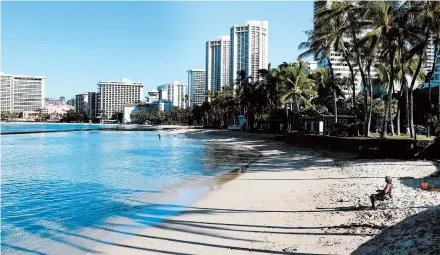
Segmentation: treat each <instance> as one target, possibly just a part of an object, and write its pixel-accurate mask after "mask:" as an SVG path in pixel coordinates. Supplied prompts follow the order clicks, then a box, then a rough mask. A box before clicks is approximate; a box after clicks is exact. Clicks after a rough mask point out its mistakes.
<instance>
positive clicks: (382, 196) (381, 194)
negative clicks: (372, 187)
mask: <svg viewBox="0 0 440 255" xmlns="http://www.w3.org/2000/svg"><path fill="white" fill-rule="evenodd" d="M385 182H386V183H387V185H386V186H385V188H384V189H383V190H377V193H376V194H371V196H370V200H371V205H372V207H373V209H376V206H375V205H374V203H375V202H376V201H384V200H388V199H390V198H392V197H393V195H392V194H391V190H392V189H393V184H392V180H391V177H389V176H387V177H385ZM387 196H388V197H387Z"/></svg>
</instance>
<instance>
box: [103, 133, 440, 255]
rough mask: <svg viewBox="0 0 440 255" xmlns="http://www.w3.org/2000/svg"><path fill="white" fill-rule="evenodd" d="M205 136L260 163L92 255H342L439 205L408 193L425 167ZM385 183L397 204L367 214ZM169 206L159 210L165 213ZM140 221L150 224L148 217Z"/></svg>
mask: <svg viewBox="0 0 440 255" xmlns="http://www.w3.org/2000/svg"><path fill="white" fill-rule="evenodd" d="M174 132H182V131H174ZM219 132H220V133H219ZM225 134H226V135H225ZM197 135H198V133H195V134H189V136H197ZM207 135H208V136H210V137H212V140H213V141H215V140H216V139H217V140H218V141H220V142H228V141H235V142H237V143H247V144H251V146H253V147H254V148H256V149H257V150H259V151H260V153H262V155H263V156H262V157H261V158H260V159H259V160H257V161H256V162H255V163H254V164H252V165H250V166H249V169H248V171H244V173H241V174H237V175H234V176H233V177H232V178H231V176H226V177H219V178H220V180H219V181H220V182H222V181H224V182H223V183H222V185H221V187H220V188H219V189H213V190H210V191H209V192H208V194H207V195H206V196H204V197H203V198H201V199H200V200H198V201H196V202H194V203H193V204H192V205H191V206H188V207H186V208H185V210H183V211H181V212H179V213H176V214H174V215H171V216H169V217H166V219H165V220H164V221H161V222H159V223H158V224H157V225H154V226H152V227H149V228H143V229H141V230H139V231H137V232H136V233H134V232H130V231H122V232H120V233H119V234H120V238H119V239H118V240H115V242H114V243H108V244H100V245H97V246H95V247H94V251H95V252H102V253H105V254H132V253H137V254H150V253H165V254H248V253H256V254H305V253H314V254H349V253H351V252H353V251H355V250H356V249H357V248H358V247H359V246H360V245H361V244H362V243H365V242H367V241H368V240H370V239H371V238H373V237H374V236H375V235H376V234H378V233H380V232H381V230H383V229H385V228H387V227H389V226H391V225H394V224H396V223H397V222H399V221H401V220H403V219H405V218H406V217H408V216H409V215H414V214H416V213H418V212H420V211H423V210H424V209H426V208H429V207H431V206H435V205H436V201H440V193H430V192H426V191H422V190H420V189H418V188H414V187H413V183H411V182H409V181H408V177H406V178H405V176H412V178H423V177H424V176H427V175H429V174H431V173H433V172H435V170H436V168H435V166H434V165H433V164H431V163H430V162H428V161H405V160H383V159H382V160H377V161H375V162H370V161H369V160H365V159H355V158H354V157H350V155H348V154H346V153H339V154H338V153H336V154H334V153H331V152H326V151H320V150H314V149H305V148H295V147H292V146H289V145H287V144H284V143H283V142H276V141H268V140H271V139H270V138H271V137H273V136H263V137H262V138H263V139H257V138H258V135H254V134H251V135H249V134H237V133H233V134H231V133H227V132H222V131H209V132H207ZM237 137H239V138H237ZM385 175H392V176H393V178H395V180H396V183H395V185H396V195H395V196H396V197H397V198H395V199H394V200H395V201H393V202H392V204H390V205H383V206H385V207H381V209H379V210H377V211H372V210H370V209H369V208H368V206H369V201H368V195H369V194H370V193H372V192H374V190H375V189H376V188H379V187H380V186H382V185H383V177H384V176H385ZM222 179H223V180H222ZM403 194H405V195H403ZM437 203H438V202H437ZM176 206H177V207H178V206H179V205H176V204H173V203H168V204H162V205H161V207H162V208H163V210H165V211H175V208H176ZM141 217H143V218H152V217H153V218H154V216H152V215H150V214H148V213H146V214H143V215H141Z"/></svg>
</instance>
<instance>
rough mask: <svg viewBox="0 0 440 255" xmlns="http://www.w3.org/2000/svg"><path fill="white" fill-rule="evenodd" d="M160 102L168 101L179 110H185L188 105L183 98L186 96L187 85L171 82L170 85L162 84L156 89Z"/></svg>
mask: <svg viewBox="0 0 440 255" xmlns="http://www.w3.org/2000/svg"><path fill="white" fill-rule="evenodd" d="M157 90H159V99H160V100H169V101H171V102H172V105H173V106H175V107H179V108H182V109H184V108H186V107H187V105H188V103H189V102H187V100H186V97H185V96H188V97H189V95H188V85H186V84H180V83H179V82H178V81H173V83H171V84H164V85H161V86H159V87H158V88H157ZM188 99H189V98H188Z"/></svg>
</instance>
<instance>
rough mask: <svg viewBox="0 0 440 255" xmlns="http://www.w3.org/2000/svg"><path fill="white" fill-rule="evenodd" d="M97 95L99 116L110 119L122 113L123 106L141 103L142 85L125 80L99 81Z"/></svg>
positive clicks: (141, 83)
mask: <svg viewBox="0 0 440 255" xmlns="http://www.w3.org/2000/svg"><path fill="white" fill-rule="evenodd" d="M98 94H100V98H99V99H98V102H99V103H98V107H99V109H100V111H101V114H104V113H105V115H107V117H108V118H110V117H111V116H112V115H113V113H115V112H122V111H123V110H124V105H127V104H133V103H140V102H141V100H142V99H143V97H144V83H143V82H132V81H130V80H129V79H125V78H123V79H121V80H120V81H99V82H98ZM77 104H78V103H77Z"/></svg>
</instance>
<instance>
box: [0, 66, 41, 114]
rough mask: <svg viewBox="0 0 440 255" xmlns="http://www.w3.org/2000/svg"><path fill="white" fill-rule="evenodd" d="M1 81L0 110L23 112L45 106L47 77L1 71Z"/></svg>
mask: <svg viewBox="0 0 440 255" xmlns="http://www.w3.org/2000/svg"><path fill="white" fill-rule="evenodd" d="M0 82H1V83H0V85H1V86H0V95H1V107H0V111H2V112H16V113H21V112H23V111H37V110H38V109H40V108H42V107H43V106H44V82H45V77H43V76H23V75H7V74H3V73H0Z"/></svg>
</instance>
